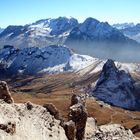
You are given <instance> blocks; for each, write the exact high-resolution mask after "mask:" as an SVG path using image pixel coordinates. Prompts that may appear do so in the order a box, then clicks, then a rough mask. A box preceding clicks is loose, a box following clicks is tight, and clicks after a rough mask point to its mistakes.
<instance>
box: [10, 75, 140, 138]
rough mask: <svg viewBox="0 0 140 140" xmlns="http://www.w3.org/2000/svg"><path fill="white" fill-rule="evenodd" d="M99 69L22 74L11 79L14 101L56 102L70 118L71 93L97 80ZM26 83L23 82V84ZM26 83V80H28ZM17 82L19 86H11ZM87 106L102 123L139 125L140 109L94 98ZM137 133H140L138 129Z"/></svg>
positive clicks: (64, 115) (99, 122)
mask: <svg viewBox="0 0 140 140" xmlns="http://www.w3.org/2000/svg"><path fill="white" fill-rule="evenodd" d="M98 76H99V73H96V74H94V75H92V76H91V75H88V76H83V77H82V78H81V77H79V76H77V75H75V74H71V73H69V74H60V75H50V76H47V75H46V76H41V77H37V78H35V77H28V78H25V79H23V78H21V79H20V78H19V79H18V80H15V83H16V84H15V83H13V82H12V84H11V90H13V89H14V90H13V92H12V95H13V98H14V100H15V102H18V103H24V102H27V101H31V102H33V103H36V104H40V105H43V104H45V103H53V104H54V105H55V106H56V107H57V108H58V109H59V110H60V113H61V114H62V116H63V117H64V118H67V114H68V109H69V105H70V100H71V96H72V94H73V93H76V94H84V93H83V92H82V91H81V90H80V89H81V88H82V87H84V86H85V85H88V84H89V83H91V82H93V81H96V80H97V78H98ZM22 83H23V84H22ZM25 83H27V84H25ZM15 85H20V86H16V88H15V87H14V88H12V87H13V86H15ZM86 106H87V109H88V112H89V116H92V117H94V118H96V119H97V122H98V124H99V125H102V124H106V123H119V124H122V125H123V126H125V127H126V128H132V127H133V126H135V125H136V124H139V125H140V112H132V111H127V110H124V109H120V108H117V107H110V106H108V105H105V104H103V105H102V104H101V103H100V102H98V101H96V100H95V99H93V98H88V99H87V101H86ZM137 136H140V134H139V133H137Z"/></svg>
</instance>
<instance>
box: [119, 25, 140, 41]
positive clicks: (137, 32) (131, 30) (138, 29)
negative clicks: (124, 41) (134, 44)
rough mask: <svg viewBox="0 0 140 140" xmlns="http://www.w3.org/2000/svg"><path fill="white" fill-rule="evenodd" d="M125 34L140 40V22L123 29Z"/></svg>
mask: <svg viewBox="0 0 140 140" xmlns="http://www.w3.org/2000/svg"><path fill="white" fill-rule="evenodd" d="M121 31H122V33H124V35H125V36H127V37H129V38H131V39H133V40H136V41H138V42H140V24H136V25H135V26H132V27H128V28H125V29H122V30H121Z"/></svg>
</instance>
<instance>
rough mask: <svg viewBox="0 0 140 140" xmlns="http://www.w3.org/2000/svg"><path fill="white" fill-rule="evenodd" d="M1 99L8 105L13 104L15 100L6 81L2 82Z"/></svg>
mask: <svg viewBox="0 0 140 140" xmlns="http://www.w3.org/2000/svg"><path fill="white" fill-rule="evenodd" d="M0 99H2V100H3V101H5V102H6V103H13V102H14V100H13V98H12V97H11V93H10V91H9V88H8V86H7V83H6V82H5V81H0Z"/></svg>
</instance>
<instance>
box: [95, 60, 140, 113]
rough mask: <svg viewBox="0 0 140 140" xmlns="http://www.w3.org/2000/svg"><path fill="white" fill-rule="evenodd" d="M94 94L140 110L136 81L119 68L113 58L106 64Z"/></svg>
mask: <svg viewBox="0 0 140 140" xmlns="http://www.w3.org/2000/svg"><path fill="white" fill-rule="evenodd" d="M92 95H93V96H95V97H97V98H98V99H100V100H102V101H104V102H107V103H110V104H112V105H115V106H119V107H123V108H126V109H131V110H140V109H139V107H140V101H139V99H140V96H139V94H138V93H137V92H136V83H135V81H134V80H133V79H132V77H131V76H130V74H129V73H126V72H125V71H124V70H119V69H118V68H117V67H116V66H115V63H114V62H113V61H112V60H108V61H107V62H106V63H105V64H104V66H103V69H102V72H101V74H100V77H99V79H98V81H97V84H96V87H95V88H94V89H93V91H92Z"/></svg>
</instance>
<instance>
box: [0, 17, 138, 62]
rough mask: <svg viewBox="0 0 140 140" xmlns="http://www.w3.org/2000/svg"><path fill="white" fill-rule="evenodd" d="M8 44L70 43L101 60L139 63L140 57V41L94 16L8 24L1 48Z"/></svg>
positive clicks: (18, 45) (30, 45)
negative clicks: (79, 20) (81, 19)
mask: <svg viewBox="0 0 140 140" xmlns="http://www.w3.org/2000/svg"><path fill="white" fill-rule="evenodd" d="M4 45H12V46H14V47H16V48H26V47H44V46H49V45H67V46H68V47H69V48H71V49H74V50H75V51H76V52H77V53H81V54H86V55H90V56H93V57H98V58H101V59H108V58H111V59H114V60H118V61H124V62H137V61H138V60H139V59H140V58H139V54H138V52H139V51H140V44H139V43H137V42H136V41H134V40H132V39H130V38H128V37H126V36H125V35H124V34H123V33H122V32H121V31H119V30H118V29H115V28H113V27H112V26H111V25H109V24H108V23H107V22H100V21H98V20H96V19H93V18H87V19H86V20H85V21H84V22H83V23H78V21H77V20H76V19H74V18H66V17H59V18H56V19H42V20H39V21H37V22H35V23H32V24H27V25H25V26H8V27H7V28H6V29H5V30H4V31H3V32H2V33H0V47H3V46H4ZM114 53H115V54H117V55H113V54H114ZM134 54H135V55H134ZM128 56H129V57H128Z"/></svg>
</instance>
